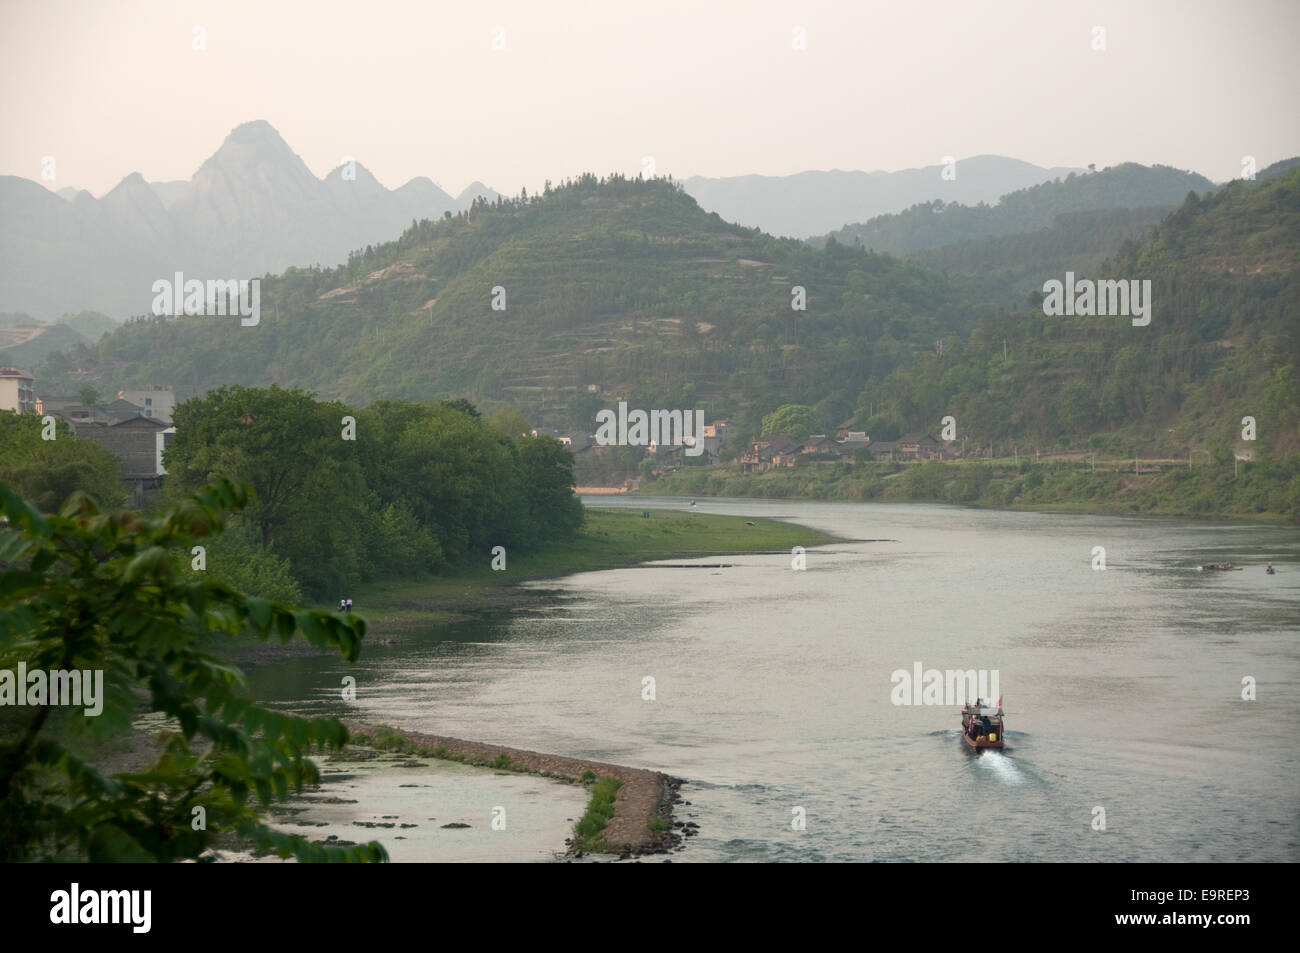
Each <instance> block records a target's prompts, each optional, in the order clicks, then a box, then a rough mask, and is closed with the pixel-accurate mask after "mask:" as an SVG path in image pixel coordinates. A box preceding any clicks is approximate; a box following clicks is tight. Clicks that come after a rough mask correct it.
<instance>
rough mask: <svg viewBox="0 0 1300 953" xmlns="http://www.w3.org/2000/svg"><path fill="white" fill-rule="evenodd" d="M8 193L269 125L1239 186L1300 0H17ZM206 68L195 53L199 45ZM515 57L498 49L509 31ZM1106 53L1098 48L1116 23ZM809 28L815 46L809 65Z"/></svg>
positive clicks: (1267, 158) (376, 143)
mask: <svg viewBox="0 0 1300 953" xmlns="http://www.w3.org/2000/svg"><path fill="white" fill-rule="evenodd" d="M0 11H2V12H0V115H2V116H3V125H2V126H0V129H2V130H3V135H0V174H13V175H21V176H24V177H26V178H30V179H35V180H38V181H39V180H40V177H41V168H42V165H41V162H42V158H43V157H44V156H53V157H54V158H55V161H56V165H55V169H56V171H57V179H56V180H55V181H54V182H52V183H50V182H47V183H46V184H47V185H51V186H52V187H54V188H61V187H64V186H69V185H71V186H75V187H77V188H88V189H89V190H90V191H91V192H92V193H94V194H95V195H100V194H102V193H103V192H105V191H107V190H108V189H110V188H111V187H113V186H114V185H116V184H117V182H119V181H120V180H121V179H122V177H123V176H125V175H127V174H129V173H131V172H135V171H138V172H140V173H142V174H143V175H144V176H145V178H147V179H149V180H151V181H161V180H168V179H188V178H189V177H190V176H191V175H192V174H193V173H194V171H195V170H196V169H197V168H198V166H199V165H200V164H201V163H202V162H203V160H204V159H206V158H207V157H208V156H209V155H211V154H212V153H213V152H214V151H215V150H216V149H217V147H218V146H219V145H220V144H221V142H222V140H223V139H224V138H225V136H226V134H227V133H229V131H230V130H231V129H232V128H233V127H234V126H236V125H238V124H239V123H241V122H245V121H248V120H251V119H266V120H268V121H269V122H270V123H271V124H272V125H273V126H275V127H276V128H277V129H278V130H279V131H280V134H281V135H282V136H284V138H285V140H286V141H287V142H288V143H289V145H290V146H291V147H292V148H293V149H294V150H295V151H296V152H297V153H298V154H299V155H300V156H302V158H303V159H304V160H305V161H306V163H307V165H308V166H309V167H310V168H311V169H312V171H313V172H315V173H316V174H317V175H318V176H324V175H325V174H326V173H327V172H328V171H329V170H330V169H331V168H333V167H334V166H336V165H338V164H339V163H340V162H341V161H342V159H343V157H344V156H354V157H356V158H357V159H358V160H359V161H360V162H361V163H363V164H364V165H365V166H367V167H368V168H369V169H370V170H371V171H372V172H373V173H374V174H375V175H376V176H377V177H378V178H379V180H380V181H381V182H383V183H384V184H385V185H387V186H389V187H396V186H398V185H401V184H402V183H403V182H405V181H407V180H408V179H410V178H412V177H414V176H417V175H427V176H429V177H430V178H432V179H433V180H434V181H436V182H438V183H439V184H440V185H441V186H442V187H443V188H445V189H447V190H448V191H450V192H452V193H453V194H455V193H456V192H458V191H459V190H460V189H462V188H463V187H464V186H466V185H468V184H469V183H470V182H471V181H473V180H474V179H480V180H482V181H484V182H486V183H487V184H488V185H490V186H492V187H494V188H497V189H499V190H501V191H505V192H511V193H514V192H517V191H518V190H519V187H520V186H521V185H526V186H527V187H528V188H530V189H532V188H535V187H538V186H540V185H541V183H542V181H543V180H544V179H546V178H550V179H552V180H558V179H561V178H563V177H565V176H570V175H575V174H577V173H580V172H583V171H593V172H596V173H601V174H603V173H606V172H610V171H614V170H619V171H625V172H627V173H630V174H635V173H636V172H638V171H640V169H641V162H642V157H643V156H648V155H649V156H654V157H655V163H656V171H657V172H658V173H659V174H661V175H663V174H669V173H670V174H672V175H674V176H676V177H680V178H686V177H688V176H691V175H715V176H722V175H740V174H745V173H761V174H768V175H783V174H787V173H792V172H800V171H803V170H806V169H832V168H838V169H863V170H873V169H887V170H894V169H903V168H912V167H916V166H924V165H933V164H937V163H938V162H939V161H940V160H941V158H942V157H943V156H945V155H952V156H956V157H958V158H962V157H967V156H972V155H979V154H982V153H996V154H1001V155H1009V156H1015V157H1018V158H1021V159H1026V160H1028V161H1030V162H1034V163H1037V164H1039V165H1043V166H1055V165H1068V166H1084V165H1087V164H1088V163H1090V162H1095V163H1097V166H1098V168H1101V167H1102V166H1105V165H1111V164H1114V163H1117V162H1121V161H1125V160H1133V161H1137V162H1142V163H1148V164H1149V163H1153V162H1161V163H1165V164H1168V165H1174V166H1178V167H1180V168H1190V169H1194V170H1196V171H1198V172H1201V173H1203V174H1205V175H1208V176H1209V177H1210V178H1212V179H1214V180H1216V181H1219V180H1224V179H1228V178H1234V177H1236V176H1238V175H1240V171H1241V161H1242V156H1245V155H1252V156H1254V157H1255V158H1256V160H1257V161H1258V164H1259V167H1260V168H1263V167H1264V166H1266V165H1267V164H1269V163H1271V162H1274V161H1276V160H1277V159H1279V158H1285V157H1288V156H1292V155H1296V154H1300V119H1297V116H1298V115H1300V107H1298V105H1297V92H1298V91H1300V57H1298V56H1297V55H1296V52H1295V49H1296V44H1297V37H1298V36H1300V0H1228V2H1194V0H1193V2H1188V0H1164V2H1154V0H1153V2H1144V0H1122V2H1097V3H1082V2H1052V0H956V2H946V0H894V2H877V0H858V2H852V0H848V2H813V0H801V2H771V3H743V2H710V0H686V2H672V0H643V2H624V0H605V2H585V0H573V2H553V3H552V2H545V0H530V2H520V3H506V2H494V0H485V2H470V3H444V2H439V0H415V2H384V0H366V2H352V0H347V2H328V0H256V2H249V0H218V2H212V3H207V2H184V0H181V2H176V0H172V2H164V0H156V2H146V0H99V2H94V0H79V2H69V0H40V2H31V0H0ZM196 27H197V28H201V29H202V31H203V34H202V39H203V41H204V45H205V46H206V49H203V50H196V49H194V46H195V44H196V34H195V32H194V31H195V28H196ZM498 27H499V28H500V29H501V31H503V32H499V33H497V34H496V36H497V37H498V38H499V39H503V40H504V49H500V50H494V49H493V39H494V33H493V31H494V28H498ZM1097 27H1100V28H1102V29H1103V30H1104V45H1105V49H1104V50H1096V49H1094V48H1093V47H1094V45H1096V43H1097V40H1098V38H1099V37H1098V34H1097V33H1096V32H1095V28H1097ZM796 29H799V30H802V31H803V32H802V34H801V35H802V36H803V38H804V40H805V46H806V49H802V50H799V49H795V48H794V47H795V46H796V45H797V41H798V34H796Z"/></svg>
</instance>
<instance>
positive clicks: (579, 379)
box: [38, 175, 975, 426]
mask: <svg viewBox="0 0 1300 953" xmlns="http://www.w3.org/2000/svg"><path fill="white" fill-rule="evenodd" d="M794 286H802V287H803V288H804V289H806V295H807V308H806V310H804V311H794V310H792V308H791V302H792V288H793V287H794ZM494 288H502V289H504V303H505V309H504V310H494V309H493V307H492V303H493V299H494V290H493V289H494ZM261 312H262V314H261V323H260V324H259V325H258V326H257V327H240V326H239V321H238V319H236V318H228V317H188V318H179V319H172V318H154V317H147V318H143V319H139V320H136V321H133V322H129V323H128V324H126V325H125V326H123V327H122V328H120V329H119V330H117V331H116V332H114V333H113V334H111V335H109V336H108V337H106V338H104V339H103V340H102V341H101V342H99V343H98V344H97V345H95V346H88V347H85V348H82V349H77V350H74V351H72V352H70V353H68V354H66V355H61V356H58V357H55V358H53V359H51V360H49V361H47V362H46V363H45V364H44V365H43V366H42V367H41V368H39V370H38V374H39V380H38V393H39V392H41V391H42V390H44V389H48V388H54V389H56V390H68V389H70V388H71V389H73V390H75V389H76V387H77V386H80V384H82V383H85V382H87V381H88V382H90V383H93V384H97V385H99V386H100V387H101V389H103V388H105V387H108V388H118V387H130V386H144V385H147V384H150V383H155V382H160V381H166V382H171V383H173V384H174V385H175V386H176V388H177V391H178V395H181V396H184V395H188V394H193V393H198V392H204V391H206V390H208V389H211V388H213V387H216V386H218V385H223V384H231V383H238V384H244V385H264V384H269V383H271V382H276V383H280V384H282V385H285V386H288V385H296V386H301V387H305V388H308V389H310V390H313V391H315V392H316V393H318V394H320V395H321V396H322V397H326V398H339V399H344V400H348V401H351V402H354V403H361V404H364V403H368V402H371V401H374V400H377V399H381V398H408V399H435V398H443V397H453V396H466V397H469V398H470V399H471V400H473V401H474V402H475V403H476V404H480V405H485V406H488V407H490V406H492V405H493V404H495V403H498V402H500V403H512V404H515V405H517V406H519V407H520V408H521V409H523V410H524V411H525V412H527V413H529V415H530V417H531V418H532V420H533V422H534V423H539V424H541V423H545V424H549V425H554V426H589V425H590V421H591V418H592V415H593V414H594V412H595V410H597V409H599V407H602V406H606V405H608V404H609V402H610V400H611V398H617V397H626V398H627V399H629V400H630V401H635V402H637V403H634V404H633V406H638V405H640V406H646V407H665V408H666V407H685V406H692V407H693V406H707V407H709V410H710V412H711V413H717V414H721V413H724V412H733V411H736V410H739V409H740V408H743V407H746V406H749V405H755V406H760V405H761V406H766V405H775V404H780V403H787V402H790V401H792V400H793V401H800V402H807V403H821V404H823V405H824V406H825V407H826V408H827V413H828V414H832V413H835V412H839V411H841V410H842V411H847V410H850V409H851V408H852V406H853V401H854V399H855V398H856V396H857V394H858V392H859V391H860V390H861V388H862V386H863V383H864V382H865V381H866V380H867V379H868V378H869V377H871V376H873V375H874V376H882V375H884V374H888V373H889V372H890V371H891V370H892V369H893V368H894V367H895V366H897V364H898V363H899V361H901V360H903V359H905V358H906V356H907V355H908V354H909V353H911V352H913V351H916V350H919V349H922V348H927V347H930V346H932V344H933V342H934V341H935V340H936V339H937V338H938V337H940V336H942V335H944V334H952V333H960V334H962V335H964V334H965V333H966V332H967V331H968V330H969V328H970V327H971V326H972V325H973V324H974V321H975V318H974V316H973V315H972V314H971V313H970V311H969V309H966V308H964V307H963V306H962V303H961V301H960V300H959V298H958V296H957V295H956V294H955V293H954V292H953V291H952V290H951V288H949V286H948V285H947V283H946V282H944V281H943V280H942V278H939V277H937V276H936V275H934V274H933V273H932V272H930V271H928V270H926V269H924V268H921V267H919V266H917V265H913V264H909V263H905V262H900V261H897V260H895V259H893V258H890V257H887V256H883V255H876V254H871V253H868V252H866V251H864V250H860V249H849V248H844V247H841V246H838V245H835V244H834V243H831V244H830V245H829V247H827V248H825V249H822V250H816V249H812V248H810V247H808V246H807V245H806V244H805V243H803V242H798V241H794V240H777V239H774V238H772V237H770V236H767V235H764V234H763V233H761V232H759V231H757V230H753V229H746V228H742V227H740V226H736V225H730V224H728V223H726V222H724V221H722V220H721V219H720V218H719V217H718V216H717V215H711V214H707V213H705V212H703V211H702V210H701V209H700V208H699V206H698V205H697V204H696V203H695V201H694V199H692V198H691V197H690V196H688V195H686V194H685V193H684V192H682V191H681V189H680V187H679V186H677V185H675V184H673V183H671V182H670V181H665V180H651V181H641V180H639V179H638V180H628V179H624V178H621V177H618V176H612V177H610V178H608V179H605V180H600V181H598V180H597V179H596V177H595V176H591V175H587V176H583V177H582V178H580V179H578V180H577V181H574V182H570V183H566V184H564V185H562V186H560V187H558V188H548V189H547V191H546V193H545V194H543V195H534V196H532V197H531V198H522V199H518V200H511V201H499V202H498V203H496V204H492V205H489V204H487V202H486V201H480V202H478V203H476V204H475V205H474V206H473V207H472V208H471V209H470V210H469V211H468V212H466V213H462V214H460V215H458V216H448V217H447V218H445V219H444V220H441V221H437V222H432V221H423V222H420V223H418V224H413V226H412V228H410V229H409V230H407V232H406V233H405V234H404V235H403V236H402V237H401V238H400V239H399V240H398V241H396V242H391V243H388V244H385V245H381V246H378V247H370V248H367V249H365V250H364V251H363V252H360V253H358V254H355V255H353V256H352V257H351V259H350V261H349V263H348V265H346V266H344V267H340V268H336V269H332V270H314V269H313V270H302V269H290V270H289V271H287V272H285V273H284V274H283V275H281V276H278V277H268V278H266V279H264V280H263V283H262V287H261ZM591 386H594V387H595V388H596V390H595V391H592V390H590V389H589V387H591ZM768 409H770V407H768Z"/></svg>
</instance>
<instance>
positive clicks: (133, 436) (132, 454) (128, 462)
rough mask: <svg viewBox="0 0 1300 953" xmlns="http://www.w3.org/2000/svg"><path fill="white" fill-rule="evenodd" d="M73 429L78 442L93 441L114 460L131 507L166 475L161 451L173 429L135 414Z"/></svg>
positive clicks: (84, 423) (82, 423)
mask: <svg viewBox="0 0 1300 953" xmlns="http://www.w3.org/2000/svg"><path fill="white" fill-rule="evenodd" d="M73 429H74V430H75V431H76V433H77V437H78V438H79V439H81V440H90V441H93V442H94V443H97V444H99V445H100V446H101V447H103V448H104V449H105V450H107V451H108V452H109V453H111V454H113V456H115V457H117V459H118V462H119V463H121V465H122V482H123V483H125V484H126V487H127V491H128V494H129V497H130V505H131V506H136V507H138V506H142V505H143V504H144V502H145V501H146V500H147V499H149V498H150V497H151V496H153V495H155V494H156V493H157V492H158V490H159V489H160V488H161V487H162V478H163V476H164V475H165V474H166V473H167V471H166V470H165V469H164V468H163V450H164V449H165V448H166V447H167V444H168V443H170V442H171V438H172V437H173V436H175V434H176V428H175V427H169V426H167V424H165V423H163V422H162V421H161V420H157V419H154V418H149V417H144V416H141V415H140V414H138V413H137V414H135V415H134V416H132V417H130V418H128V419H125V420H114V421H113V422H111V423H106V422H103V421H91V420H83V421H79V422H74V423H73Z"/></svg>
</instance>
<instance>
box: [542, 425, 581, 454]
mask: <svg viewBox="0 0 1300 953" xmlns="http://www.w3.org/2000/svg"><path fill="white" fill-rule="evenodd" d="M531 432H532V435H533V436H534V437H554V438H555V439H556V440H558V441H560V443H562V444H564V446H566V447H567V448H568V449H569V452H570V453H582V451H584V450H586V449H587V448H588V447H590V446H591V445H592V443H593V442H594V441H593V438H592V437H591V436H590V435H589V434H585V433H583V432H582V431H581V430H555V429H547V430H538V429H537V428H536V427H534V428H533V430H532V431H531Z"/></svg>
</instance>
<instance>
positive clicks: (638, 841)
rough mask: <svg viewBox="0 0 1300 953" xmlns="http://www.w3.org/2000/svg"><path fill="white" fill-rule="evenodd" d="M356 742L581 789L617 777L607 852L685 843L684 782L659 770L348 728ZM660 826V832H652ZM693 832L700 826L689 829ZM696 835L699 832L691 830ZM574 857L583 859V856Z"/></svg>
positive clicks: (625, 853) (626, 853)
mask: <svg viewBox="0 0 1300 953" xmlns="http://www.w3.org/2000/svg"><path fill="white" fill-rule="evenodd" d="M347 727H348V731H349V732H351V734H352V738H353V740H354V741H358V742H361V743H369V744H375V745H377V746H379V747H390V746H391V745H390V744H389V739H391V737H392V736H393V735H400V736H401V738H402V742H403V745H402V750H404V751H409V752H411V753H413V754H420V755H423V756H426V757H431V758H446V759H450V760H453V761H461V762H464V763H465V764H474V765H482V766H484V767H493V768H504V769H506V770H512V771H524V772H527V773H530V774H537V775H540V776H542V777H547V778H557V779H560V780H564V781H570V782H573V783H575V784H581V783H585V782H588V781H592V780H599V779H600V778H603V777H613V778H617V779H618V780H619V781H621V782H622V785H621V786H620V787H619V789H618V794H617V796H616V797H615V799H614V816H613V817H611V818H610V819H609V821H608V822H607V823H606V824H605V829H604V830H603V831H602V837H603V839H604V842H605V852H606V853H609V854H617V855H619V856H620V857H632V856H636V855H641V854H667V853H668V852H669V851H671V850H672V849H673V848H674V847H676V846H678V845H679V844H680V843H681V840H682V835H681V834H680V833H679V832H678V831H679V830H681V829H685V827H686V825H674V823H673V806H674V805H675V804H676V803H677V802H678V801H679V800H680V795H679V794H678V791H679V789H680V787H681V784H682V782H681V780H680V779H679V778H673V777H669V776H668V775H666V774H662V773H660V772H658V771H647V770H645V769H643V768H629V767H625V766H623V765H618V764H606V763H605V762H602V761H588V760H586V759H583V758H566V757H563V756H560V755H550V754H542V753H540V752H537V751H526V750H523V749H521V748H508V747H505V746H503V745H491V744H483V743H481V742H477V741H465V740H463V739H461V738H447V737H443V736H441V735H429V734H424V733H423V732H418V731H403V730H401V729H395V728H387V727H385V728H376V727H373V726H369V725H360V724H353V723H349V724H348V726H347ZM656 819H658V821H659V823H657V824H656V826H657V827H659V828H661V829H660V830H654V829H652V828H651V823H652V822H654V821H655V820H656ZM690 827H691V828H694V827H695V825H690ZM691 833H694V831H693V830H692V831H691ZM574 856H581V852H579V853H576V854H575V855H574Z"/></svg>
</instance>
